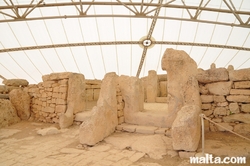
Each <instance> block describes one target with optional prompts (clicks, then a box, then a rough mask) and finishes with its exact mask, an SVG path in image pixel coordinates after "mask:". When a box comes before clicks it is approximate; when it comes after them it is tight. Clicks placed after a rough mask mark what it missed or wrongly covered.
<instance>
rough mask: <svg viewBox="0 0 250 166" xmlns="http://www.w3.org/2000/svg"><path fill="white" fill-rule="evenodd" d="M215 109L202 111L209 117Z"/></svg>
mask: <svg viewBox="0 0 250 166" xmlns="http://www.w3.org/2000/svg"><path fill="white" fill-rule="evenodd" d="M213 112H214V111H213V110H208V111H203V112H202V113H203V114H204V115H206V116H207V117H208V116H210V115H212V114H213Z"/></svg>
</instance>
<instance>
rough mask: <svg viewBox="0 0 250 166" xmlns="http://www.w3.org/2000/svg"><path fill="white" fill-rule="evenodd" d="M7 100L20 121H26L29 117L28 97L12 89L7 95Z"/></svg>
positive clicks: (19, 90) (23, 92) (26, 94)
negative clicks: (14, 109) (8, 99)
mask: <svg viewBox="0 0 250 166" xmlns="http://www.w3.org/2000/svg"><path fill="white" fill-rule="evenodd" d="M9 98H10V101H11V103H12V104H13V106H14V107H15V108H16V110H17V115H18V116H19V117H20V118H21V119H22V120H28V119H29V117H30V96H29V94H28V93H27V92H25V91H23V90H21V89H13V90H12V91H11V92H10V93H9Z"/></svg>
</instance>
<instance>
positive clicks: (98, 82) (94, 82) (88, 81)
mask: <svg viewBox="0 0 250 166" xmlns="http://www.w3.org/2000/svg"><path fill="white" fill-rule="evenodd" d="M101 83H102V80H88V79H86V84H90V85H100V84H101Z"/></svg>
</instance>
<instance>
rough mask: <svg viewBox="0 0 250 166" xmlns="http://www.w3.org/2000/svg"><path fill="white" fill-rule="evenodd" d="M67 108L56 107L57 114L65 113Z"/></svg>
mask: <svg viewBox="0 0 250 166" xmlns="http://www.w3.org/2000/svg"><path fill="white" fill-rule="evenodd" d="M66 108H67V106H66V105H56V108H55V112H56V113H65V111H66Z"/></svg>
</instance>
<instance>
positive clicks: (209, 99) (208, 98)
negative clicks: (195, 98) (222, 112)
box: [201, 95, 214, 103]
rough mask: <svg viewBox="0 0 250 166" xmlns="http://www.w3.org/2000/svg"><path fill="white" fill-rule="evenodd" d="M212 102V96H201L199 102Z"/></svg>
mask: <svg viewBox="0 0 250 166" xmlns="http://www.w3.org/2000/svg"><path fill="white" fill-rule="evenodd" d="M213 101H214V96H213V95H201V102H202V103H211V102H213Z"/></svg>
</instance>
